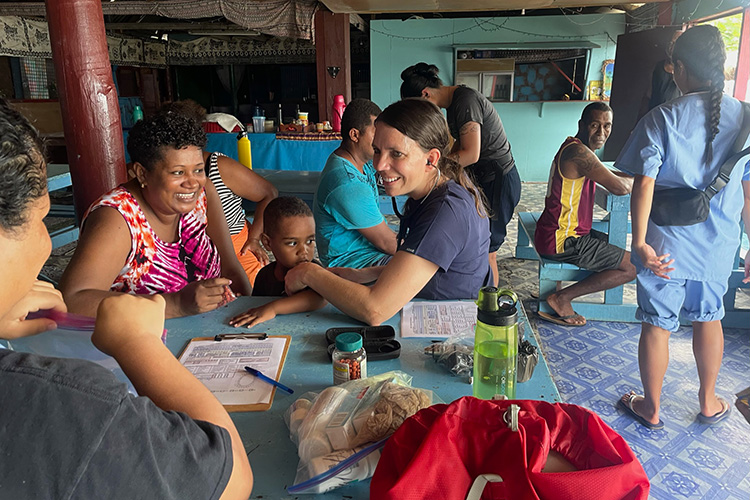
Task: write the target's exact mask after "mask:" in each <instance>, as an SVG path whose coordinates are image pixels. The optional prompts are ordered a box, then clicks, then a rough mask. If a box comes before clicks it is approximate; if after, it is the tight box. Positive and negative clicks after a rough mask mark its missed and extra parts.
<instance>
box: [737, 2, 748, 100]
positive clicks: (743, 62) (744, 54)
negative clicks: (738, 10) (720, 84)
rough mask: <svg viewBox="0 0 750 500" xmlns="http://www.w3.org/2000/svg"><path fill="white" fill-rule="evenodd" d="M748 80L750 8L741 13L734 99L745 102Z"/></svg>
mask: <svg viewBox="0 0 750 500" xmlns="http://www.w3.org/2000/svg"><path fill="white" fill-rule="evenodd" d="M748 80H750V8H747V9H745V11H744V12H743V13H742V31H740V50H739V54H738V55H737V71H736V72H735V75H734V97H736V98H737V99H739V100H740V101H744V100H746V97H747V87H748Z"/></svg>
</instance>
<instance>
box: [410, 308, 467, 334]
mask: <svg viewBox="0 0 750 500" xmlns="http://www.w3.org/2000/svg"><path fill="white" fill-rule="evenodd" d="M476 324H477V305H476V304H475V303H473V302H468V301H466V302H464V301H437V302H429V301H425V302H421V301H420V302H409V303H408V304H406V305H405V306H404V309H403V310H402V311H401V337H404V338H407V337H421V338H431V339H433V338H448V337H452V336H453V335H474V326H475V325H476Z"/></svg>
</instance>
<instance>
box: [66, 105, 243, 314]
mask: <svg viewBox="0 0 750 500" xmlns="http://www.w3.org/2000/svg"><path fill="white" fill-rule="evenodd" d="M205 145H206V134H205V133H204V132H203V130H202V129H201V128H200V127H199V126H198V125H197V124H196V123H195V121H193V120H191V119H190V118H187V117H185V116H182V115H178V114H175V113H168V114H164V115H158V116H155V117H152V118H147V119H146V120H142V121H140V122H138V123H137V124H136V125H135V126H134V127H133V128H132V129H131V131H130V134H129V136H128V153H130V158H131V159H132V161H133V170H134V172H135V178H133V179H131V180H130V181H128V182H127V183H125V184H123V185H121V186H118V187H116V188H115V189H113V190H112V191H110V192H109V193H107V194H105V195H104V196H102V197H101V198H100V199H99V200H97V201H96V202H94V203H93V204H92V205H91V207H90V208H89V209H88V210H87V212H86V213H85V214H84V216H83V223H82V224H81V237H80V239H79V242H78V246H77V248H76V252H75V254H74V255H73V259H72V260H71V262H70V264H69V266H68V268H67V269H66V270H65V273H64V274H63V277H62V280H61V282H60V289H61V290H62V292H63V295H64V297H65V301H66V303H67V304H68V307H69V309H70V311H72V312H76V313H79V314H86V315H89V316H94V315H95V313H96V309H97V306H98V305H99V302H101V300H102V299H103V298H105V297H107V296H109V295H112V294H113V293H120V292H127V293H134V294H157V293H158V294H162V295H163V296H164V299H165V300H166V303H167V309H166V315H167V317H168V318H172V317H180V316H188V315H191V314H198V313H202V312H206V311H210V310H213V309H216V308H217V307H218V306H219V305H220V304H221V303H223V302H224V301H226V300H227V298H228V297H229V295H230V294H229V287H230V286H231V290H232V291H234V292H235V293H240V294H243V295H250V294H251V292H252V287H251V286H250V283H249V281H248V278H247V275H246V274H245V272H244V270H243V269H242V266H240V264H239V262H238V261H237V257H236V255H235V253H234V248H233V246H232V241H231V239H230V236H229V230H228V229H227V225H226V222H225V219H224V216H223V213H222V210H221V203H220V201H219V197H218V194H217V193H216V189H215V188H214V187H213V185H212V184H211V183H207V182H206V173H205V171H204V159H203V147H204V146H205Z"/></svg>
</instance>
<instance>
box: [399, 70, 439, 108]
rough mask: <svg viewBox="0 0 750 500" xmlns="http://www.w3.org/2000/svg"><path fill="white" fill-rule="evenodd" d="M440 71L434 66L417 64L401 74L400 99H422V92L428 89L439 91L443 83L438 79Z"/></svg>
mask: <svg viewBox="0 0 750 500" xmlns="http://www.w3.org/2000/svg"><path fill="white" fill-rule="evenodd" d="M439 72H440V70H439V69H438V67H437V66H435V65H434V64H427V63H423V62H421V63H417V64H415V65H414V66H409V67H408V68H406V69H405V70H403V71H402V72H401V79H402V80H403V82H402V83H401V99H406V98H407V97H422V90H424V89H425V88H427V87H429V88H431V89H439V88H440V87H442V86H443V81H442V80H441V79H440V78H439V77H438V73H439Z"/></svg>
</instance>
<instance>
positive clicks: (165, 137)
mask: <svg viewBox="0 0 750 500" xmlns="http://www.w3.org/2000/svg"><path fill="white" fill-rule="evenodd" d="M187 146H197V147H199V148H201V149H203V148H204V147H206V133H205V132H204V131H203V128H202V127H201V126H200V125H199V124H198V123H196V122H195V120H193V119H191V118H188V117H186V116H184V115H182V114H179V113H161V114H158V115H155V116H152V117H149V118H146V119H145V120H141V121H139V122H138V123H136V124H135V126H134V127H133V128H132V129H130V132H129V133H128V154H130V160H131V161H133V162H138V163H140V164H141V165H143V166H144V167H145V168H146V170H153V168H154V166H155V165H156V163H157V162H159V161H161V160H162V159H163V158H164V152H163V148H165V147H170V148H174V149H182V148H185V147H187Z"/></svg>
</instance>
